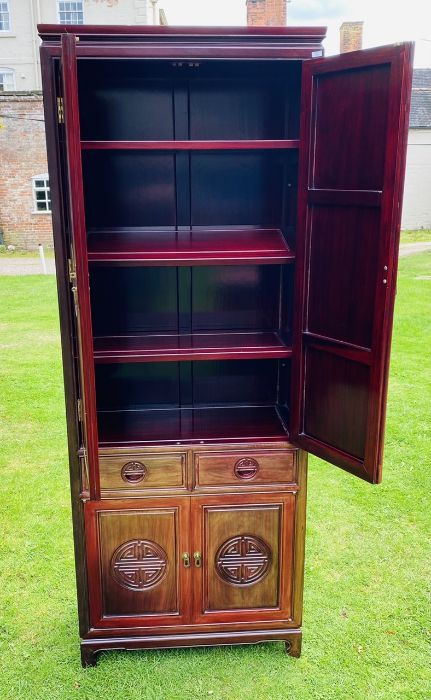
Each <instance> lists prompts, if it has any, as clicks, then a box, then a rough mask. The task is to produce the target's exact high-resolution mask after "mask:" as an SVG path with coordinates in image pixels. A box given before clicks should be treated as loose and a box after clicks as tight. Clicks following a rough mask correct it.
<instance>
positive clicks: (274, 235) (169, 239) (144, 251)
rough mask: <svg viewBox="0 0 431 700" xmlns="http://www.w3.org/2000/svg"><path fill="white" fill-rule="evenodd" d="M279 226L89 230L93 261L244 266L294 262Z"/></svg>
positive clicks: (89, 245) (90, 251) (90, 254)
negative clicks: (182, 229)
mask: <svg viewBox="0 0 431 700" xmlns="http://www.w3.org/2000/svg"><path fill="white" fill-rule="evenodd" d="M294 257H295V256H294V253H293V252H292V251H291V250H290V248H289V246H288V245H287V243H286V241H285V240H284V238H283V236H282V234H281V231H280V230H279V229H270V228H268V229H265V228H251V227H250V228H241V229H239V228H238V229H229V228H226V229H217V230H215V229H203V230H202V229H193V230H192V231H189V230H188V231H173V230H170V231H168V230H154V229H153V230H147V229H138V230H137V229H111V230H107V229H105V230H92V231H89V232H88V260H89V262H109V263H115V262H116V263H121V262H122V263H129V264H133V263H139V264H142V265H179V266H180V265H242V264H271V263H272V264H277V263H285V262H291V261H293V260H294Z"/></svg>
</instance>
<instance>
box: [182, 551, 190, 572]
mask: <svg viewBox="0 0 431 700" xmlns="http://www.w3.org/2000/svg"><path fill="white" fill-rule="evenodd" d="M182 559H183V564H184V567H185V568H186V569H188V568H189V566H190V554H189V553H188V552H183V557H182Z"/></svg>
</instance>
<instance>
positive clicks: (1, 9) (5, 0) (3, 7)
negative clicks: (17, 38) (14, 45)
mask: <svg viewBox="0 0 431 700" xmlns="http://www.w3.org/2000/svg"><path fill="white" fill-rule="evenodd" d="M3 15H7V23H8V27H7V29H2V28H0V34H2V33H3V32H4V33H5V34H6V33H7V34H9V33H10V31H11V22H10V7H9V0H0V16H3Z"/></svg>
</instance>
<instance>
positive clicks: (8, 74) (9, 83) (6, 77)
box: [0, 68, 15, 92]
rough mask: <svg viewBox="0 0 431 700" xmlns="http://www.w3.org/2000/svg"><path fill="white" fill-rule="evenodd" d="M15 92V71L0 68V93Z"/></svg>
mask: <svg viewBox="0 0 431 700" xmlns="http://www.w3.org/2000/svg"><path fill="white" fill-rule="evenodd" d="M7 90H15V71H14V70H12V69H11V68H0V92H6V91H7Z"/></svg>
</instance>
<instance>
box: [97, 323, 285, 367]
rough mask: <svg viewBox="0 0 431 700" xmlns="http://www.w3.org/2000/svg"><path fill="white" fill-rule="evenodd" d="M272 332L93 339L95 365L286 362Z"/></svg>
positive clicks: (280, 344) (278, 338) (283, 347)
mask: <svg viewBox="0 0 431 700" xmlns="http://www.w3.org/2000/svg"><path fill="white" fill-rule="evenodd" d="M291 354H292V349H291V348H290V347H287V346H286V344H285V343H284V342H283V341H282V339H281V338H280V336H279V335H278V334H277V333H275V332H257V331H256V332H247V333H246V332H244V333H233V332H230V333H194V334H190V335H189V334H174V333H170V334H163V335H152V334H151V335H150V334H145V335H133V336H111V337H101V338H94V359H95V361H96V362H97V363H111V362H169V361H180V360H232V359H241V360H245V359H266V358H288V357H290V356H291Z"/></svg>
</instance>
